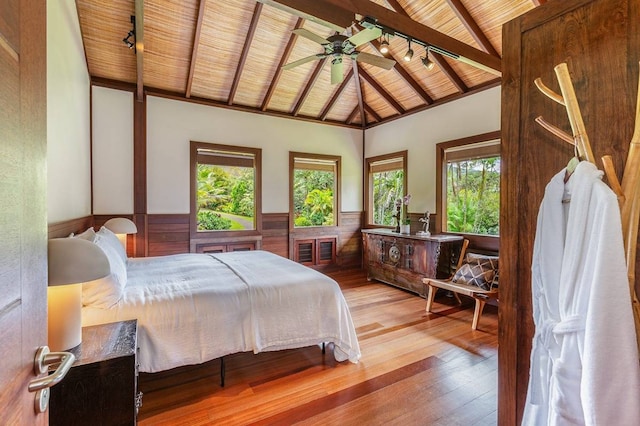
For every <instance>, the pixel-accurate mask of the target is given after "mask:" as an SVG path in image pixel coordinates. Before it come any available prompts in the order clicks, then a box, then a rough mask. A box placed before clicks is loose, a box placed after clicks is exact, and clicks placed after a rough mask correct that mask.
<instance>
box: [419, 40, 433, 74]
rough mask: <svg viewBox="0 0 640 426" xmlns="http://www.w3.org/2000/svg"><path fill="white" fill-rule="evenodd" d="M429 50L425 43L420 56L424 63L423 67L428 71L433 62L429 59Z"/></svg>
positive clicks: (431, 67)
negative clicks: (422, 56)
mask: <svg viewBox="0 0 640 426" xmlns="http://www.w3.org/2000/svg"><path fill="white" fill-rule="evenodd" d="M429 50H430V46H428V45H427V47H426V48H425V49H424V58H420V60H421V61H422V65H424V67H425V68H426V69H427V70H428V71H431V70H432V69H433V66H434V65H435V64H434V63H433V61H432V60H431V59H429Z"/></svg>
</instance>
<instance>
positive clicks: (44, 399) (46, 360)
mask: <svg viewBox="0 0 640 426" xmlns="http://www.w3.org/2000/svg"><path fill="white" fill-rule="evenodd" d="M75 360H76V357H75V355H74V354H72V353H71V352H49V347H48V346H40V347H39V348H38V351H37V352H36V358H35V360H34V362H33V372H34V373H35V375H36V376H39V375H41V374H44V373H47V372H48V371H49V366H50V365H56V364H60V365H59V366H58V368H57V369H56V371H54V372H53V373H51V374H49V375H47V376H44V377H38V378H36V379H33V380H31V381H30V382H29V387H28V389H29V392H36V402H35V410H36V413H44V412H45V411H46V409H47V406H48V405H49V388H50V387H51V386H53V385H55V384H58V383H60V381H61V380H62V379H64V376H66V375H67V373H68V372H69V369H71V366H72V365H73V363H74V361H75Z"/></svg>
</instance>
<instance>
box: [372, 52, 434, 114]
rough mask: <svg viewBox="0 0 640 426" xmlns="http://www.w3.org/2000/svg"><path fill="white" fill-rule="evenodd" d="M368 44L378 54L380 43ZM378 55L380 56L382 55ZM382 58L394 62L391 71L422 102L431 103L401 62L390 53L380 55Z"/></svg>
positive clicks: (429, 98)
mask: <svg viewBox="0 0 640 426" xmlns="http://www.w3.org/2000/svg"><path fill="white" fill-rule="evenodd" d="M370 44H371V45H372V46H373V47H374V48H375V49H376V50H377V51H378V52H380V42H379V41H378V40H371V42H370ZM380 54H381V55H382V53H380ZM382 56H386V57H388V58H391V59H393V60H394V61H396V64H395V65H394V66H393V69H394V70H396V72H397V73H398V74H400V77H402V78H403V79H404V81H406V82H407V84H408V85H409V86H411V87H412V88H413V90H414V91H415V92H416V93H417V94H418V96H420V97H421V98H422V100H424V101H425V102H426V103H427V104H432V103H433V98H432V97H431V96H429V94H428V93H427V92H426V91H425V90H424V89H423V88H422V86H421V85H420V83H418V82H417V81H416V80H415V79H414V78H413V77H411V74H409V72H408V71H407V70H406V68H405V67H404V66H403V65H402V61H399V60H398V59H397V58H396V57H395V56H393V54H391V52H389V53H388V54H387V55H382Z"/></svg>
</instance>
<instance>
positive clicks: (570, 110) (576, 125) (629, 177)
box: [535, 63, 640, 348]
mask: <svg viewBox="0 0 640 426" xmlns="http://www.w3.org/2000/svg"><path fill="white" fill-rule="evenodd" d="M554 70H555V72H556V77H557V78H558V83H559V85H560V91H561V92H562V95H559V94H557V93H555V92H554V91H553V90H551V89H550V88H549V87H547V86H545V85H544V83H543V82H542V80H541V79H540V78H537V79H536V80H535V85H536V87H538V89H539V90H540V91H541V92H542V93H543V94H544V95H546V96H547V97H548V98H550V99H552V100H554V101H556V102H558V103H559V104H561V105H563V106H564V107H565V108H566V110H567V115H568V116H569V123H570V124H571V131H572V133H573V136H571V135H569V134H567V133H566V132H564V131H563V130H561V129H559V128H558V127H556V126H554V125H552V124H550V123H548V122H546V121H545V120H544V119H543V118H542V116H539V117H537V118H536V119H535V121H536V122H537V123H538V124H540V125H541V126H542V127H543V128H544V129H546V130H547V131H549V132H551V133H552V134H553V135H555V136H556V137H559V138H560V139H562V140H563V141H565V142H568V143H571V144H572V145H574V146H575V147H576V149H577V152H578V156H579V157H580V159H581V160H587V161H590V162H591V163H593V164H596V162H595V157H594V156H593V151H592V150H591V144H590V143H589V137H588V135H587V131H586V129H585V127H584V122H583V120H582V114H581V113H580V106H579V105H578V99H577V98H576V94H575V91H574V89H573V83H572V82H571V77H570V76H569V68H568V67H567V64H566V63H561V64H559V65H556V66H555V68H554ZM602 164H603V166H604V172H605V175H606V177H607V180H608V182H609V186H610V187H611V189H612V190H613V192H614V193H615V194H616V195H617V197H618V203H619V205H620V216H621V220H622V234H623V240H624V251H625V258H626V262H627V277H628V280H629V292H630V295H631V303H632V308H633V316H634V320H635V326H636V338H637V343H638V347H639V348H640V302H639V301H638V295H637V294H636V290H635V274H636V271H635V269H636V245H637V241H638V222H639V220H640V199H639V197H640V190H639V188H638V187H639V186H640V76H639V78H638V96H637V102H636V116H635V127H634V131H633V136H632V138H631V143H630V146H629V153H628V154H627V161H626V164H625V167H624V174H623V177H622V184H621V183H620V181H619V180H618V175H617V174H616V171H615V167H614V165H613V160H612V159H611V156H610V155H605V156H604V157H602Z"/></svg>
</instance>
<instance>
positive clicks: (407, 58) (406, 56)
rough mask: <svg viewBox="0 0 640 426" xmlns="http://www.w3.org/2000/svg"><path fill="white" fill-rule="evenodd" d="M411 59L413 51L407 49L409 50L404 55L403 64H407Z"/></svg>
mask: <svg viewBox="0 0 640 426" xmlns="http://www.w3.org/2000/svg"><path fill="white" fill-rule="evenodd" d="M411 58H413V49H412V48H409V50H407V53H405V54H404V58H403V59H404V61H405V62H409V61H410V60H411Z"/></svg>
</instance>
